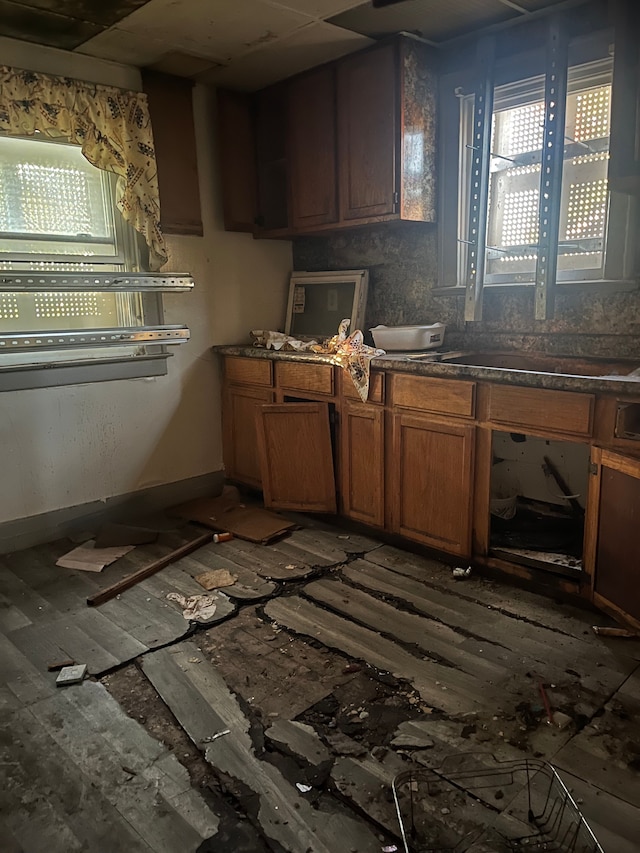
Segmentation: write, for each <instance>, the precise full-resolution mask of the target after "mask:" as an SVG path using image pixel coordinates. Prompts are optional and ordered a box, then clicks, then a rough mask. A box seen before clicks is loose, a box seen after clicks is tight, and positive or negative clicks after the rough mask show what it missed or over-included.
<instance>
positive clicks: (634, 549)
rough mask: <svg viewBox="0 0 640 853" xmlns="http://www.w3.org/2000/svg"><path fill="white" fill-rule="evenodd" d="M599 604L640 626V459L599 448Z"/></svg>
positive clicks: (595, 527) (595, 537) (595, 511)
mask: <svg viewBox="0 0 640 853" xmlns="http://www.w3.org/2000/svg"><path fill="white" fill-rule="evenodd" d="M592 460H593V462H594V463H595V466H596V471H597V473H596V477H597V483H596V489H595V496H594V499H593V505H592V506H591V507H590V511H591V512H592V515H593V518H594V520H595V523H593V524H591V525H590V527H589V528H588V535H591V537H592V543H591V546H592V550H593V553H594V555H595V565H594V574H593V598H594V602H595V603H596V604H597V605H599V606H600V607H603V608H605V609H608V610H609V611H612V612H613V613H615V614H618V615H622V616H624V617H625V618H626V620H627V621H630V622H633V623H634V624H635V625H636V627H638V628H640V537H638V527H639V526H640V459H634V458H631V457H628V456H621V455H620V454H618V453H612V452H611V451H608V450H601V449H600V448H595V449H594V451H593V453H592Z"/></svg>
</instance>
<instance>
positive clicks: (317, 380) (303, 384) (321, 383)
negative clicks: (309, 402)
mask: <svg viewBox="0 0 640 853" xmlns="http://www.w3.org/2000/svg"><path fill="white" fill-rule="evenodd" d="M276 376H277V379H278V386H279V387H280V388H287V389H290V390H292V391H312V392H313V393H315V394H329V395H331V394H333V367H332V366H331V365H330V364H304V363H297V364H296V363H293V364H291V363H290V364H287V363H286V362H278V363H277V365H276Z"/></svg>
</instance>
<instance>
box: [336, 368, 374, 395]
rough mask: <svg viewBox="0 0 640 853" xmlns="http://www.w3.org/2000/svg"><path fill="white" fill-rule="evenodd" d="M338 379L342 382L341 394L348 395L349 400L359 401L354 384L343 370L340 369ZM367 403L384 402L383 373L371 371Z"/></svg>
mask: <svg viewBox="0 0 640 853" xmlns="http://www.w3.org/2000/svg"><path fill="white" fill-rule="evenodd" d="M340 381H341V383H342V396H343V397H348V398H349V399H350V400H358V401H360V395H359V394H358V392H357V391H356V386H355V385H354V384H353V380H352V379H351V377H350V376H349V374H348V373H347V372H346V371H345V370H341V371H340ZM360 402H361V401H360ZM367 403H384V373H379V372H378V371H376V372H375V373H374V372H373V371H371V376H370V379H369V397H368V399H367Z"/></svg>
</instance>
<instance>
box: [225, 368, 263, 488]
mask: <svg viewBox="0 0 640 853" xmlns="http://www.w3.org/2000/svg"><path fill="white" fill-rule="evenodd" d="M272 402H273V391H271V389H269V388H249V387H246V388H245V387H242V386H239V385H227V386H226V389H225V392H224V397H223V407H222V436H223V443H224V448H223V450H224V461H225V467H226V473H227V476H228V477H229V479H230V480H237V481H238V482H240V483H246V484H247V485H248V486H254V487H255V488H258V489H260V488H262V477H261V474H260V460H259V458H258V437H257V433H256V412H257V409H258V406H260V405H262V404H263V403H272Z"/></svg>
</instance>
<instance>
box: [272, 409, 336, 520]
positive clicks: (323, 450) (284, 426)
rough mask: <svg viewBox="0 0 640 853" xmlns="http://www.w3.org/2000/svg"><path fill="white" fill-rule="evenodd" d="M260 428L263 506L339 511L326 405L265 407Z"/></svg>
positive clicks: (305, 510) (310, 510)
mask: <svg viewBox="0 0 640 853" xmlns="http://www.w3.org/2000/svg"><path fill="white" fill-rule="evenodd" d="M256 427H257V436H258V453H259V458H260V469H261V472H262V490H263V492H264V502H265V506H268V507H272V508H274V509H292V510H301V511H302V512H329V513H335V512H336V488H335V479H334V472H333V452H332V447H331V430H330V427H329V406H328V404H327V403H278V404H275V405H268V406H261V407H260V409H259V410H258V412H257V418H256Z"/></svg>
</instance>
